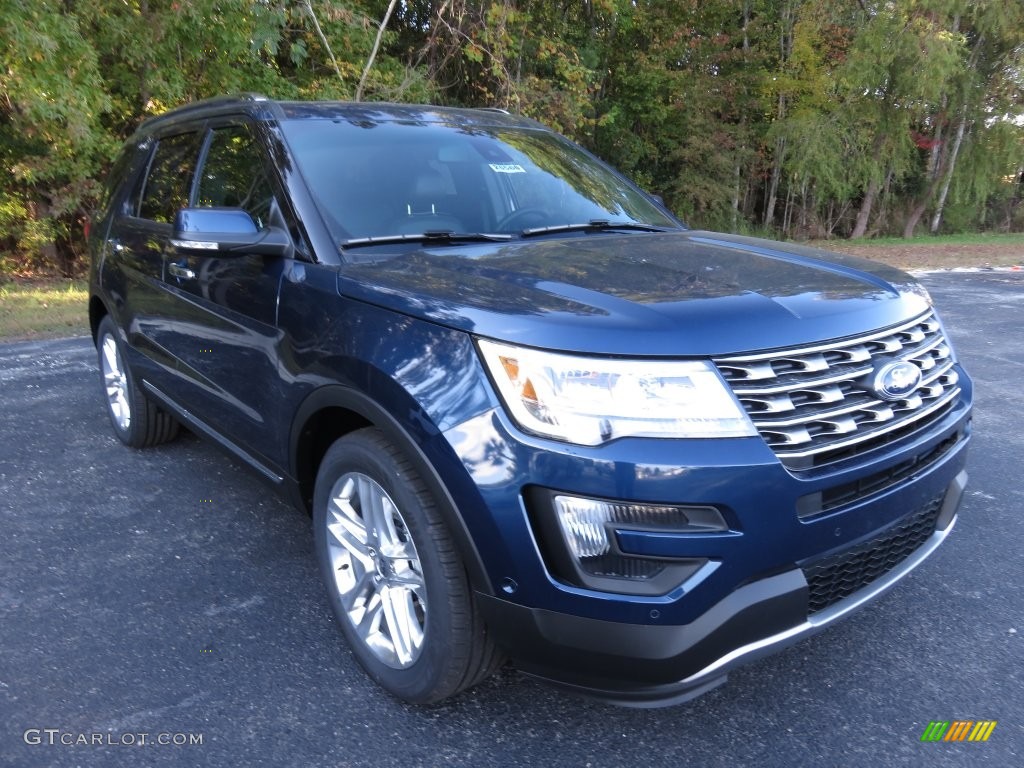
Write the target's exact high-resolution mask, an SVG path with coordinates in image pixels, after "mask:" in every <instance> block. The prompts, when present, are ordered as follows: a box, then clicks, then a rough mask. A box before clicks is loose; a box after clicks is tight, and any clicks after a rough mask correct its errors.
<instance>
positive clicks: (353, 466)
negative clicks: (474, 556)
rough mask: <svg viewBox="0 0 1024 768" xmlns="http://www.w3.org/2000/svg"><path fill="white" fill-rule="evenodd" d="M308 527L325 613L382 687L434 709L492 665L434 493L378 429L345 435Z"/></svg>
mask: <svg viewBox="0 0 1024 768" xmlns="http://www.w3.org/2000/svg"><path fill="white" fill-rule="evenodd" d="M313 522H314V533H315V537H316V551H317V559H318V560H319V563H320V568H321V572H322V574H323V577H324V581H325V584H326V586H327V594H328V599H329V600H330V604H331V608H332V609H333V611H334V615H335V617H336V618H337V620H338V623H339V626H340V628H341V631H342V633H343V634H344V635H345V637H346V639H347V640H348V642H349V644H350V646H351V647H352V651H353V652H354V654H355V656H356V658H357V659H358V660H359V663H360V664H361V665H362V666H363V668H364V669H366V671H367V672H368V673H369V675H370V676H371V677H372V678H373V679H374V680H375V681H376V682H377V683H379V684H380V685H381V686H382V687H384V688H385V689H386V690H388V691H389V692H391V693H392V694H394V695H395V696H398V697H399V698H401V699H404V700H406V701H409V702H413V703H432V702H436V701H440V700H442V699H445V698H447V697H449V696H452V695H454V694H456V693H458V692H459V691H461V690H464V689H465V688H468V687H470V686H471V685H474V684H475V683H477V682H479V681H480V680H482V679H483V678H484V677H486V676H487V675H488V674H490V673H491V672H492V671H493V670H494V669H495V668H496V667H497V666H498V664H499V663H500V661H501V657H500V655H499V653H498V652H497V650H496V649H495V647H494V645H493V643H492V642H491V641H490V638H489V637H488V636H487V634H486V630H485V627H484V624H483V621H482V619H481V618H480V616H479V613H478V611H477V608H476V606H475V604H474V601H473V597H472V591H471V589H470V586H469V583H468V581H467V578H466V572H465V568H464V567H463V564H462V560H461V558H460V557H459V554H458V552H457V551H456V548H455V545H454V543H453V541H452V540H451V537H450V536H449V534H448V531H447V529H446V527H445V525H444V522H443V521H442V520H441V518H440V515H439V513H438V510H437V506H436V504H435V502H434V500H433V498H432V496H431V494H430V492H429V491H428V490H427V488H426V485H425V484H424V482H423V480H422V478H421V477H420V476H419V474H418V473H417V472H416V471H415V470H414V469H413V467H412V465H411V464H410V462H409V461H408V460H407V459H406V458H405V457H404V455H402V454H401V453H400V452H399V451H398V450H397V449H396V448H395V447H394V446H393V445H392V444H391V443H390V442H388V440H387V439H386V438H385V437H384V436H383V434H381V433H380V432H379V431H378V430H376V429H363V430H360V431H358V432H355V433H352V434H350V435H347V436H346V437H343V438H341V439H340V440H338V441H337V442H336V443H334V445H333V446H331V448H330V450H328V451H327V454H326V455H325V456H324V460H323V462H322V463H321V465H320V471H319V473H318V475H317V481H316V491H315V495H314V508H313Z"/></svg>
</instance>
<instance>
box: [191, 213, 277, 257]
mask: <svg viewBox="0 0 1024 768" xmlns="http://www.w3.org/2000/svg"><path fill="white" fill-rule="evenodd" d="M171 245H172V246H173V247H174V248H176V249H177V250H179V251H196V252H202V253H205V254H207V255H209V256H232V255H234V256H242V255H244V254H250V253H251V254H254V255H257V256H285V257H287V256H291V255H292V241H291V238H290V237H289V236H288V233H287V232H285V231H284V230H283V229H281V228H280V227H266V228H264V229H262V230H259V229H257V228H256V222H255V221H253V220H252V216H250V215H249V213H248V211H243V210H242V209H241V208H182V209H181V210H180V211H178V213H177V215H176V216H175V217H174V235H173V236H172V237H171Z"/></svg>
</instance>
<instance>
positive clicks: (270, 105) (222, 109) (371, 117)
mask: <svg viewBox="0 0 1024 768" xmlns="http://www.w3.org/2000/svg"><path fill="white" fill-rule="evenodd" d="M239 112H241V113H243V114H246V115H248V116H249V117H251V118H253V119H255V120H316V119H324V120H345V121H349V122H355V123H361V124H373V123H388V122H399V123H405V122H408V123H420V124H424V123H425V124H439V125H442V124H443V125H457V126H466V127H472V126H480V127H485V126H486V127H491V128H493V127H502V126H508V127H513V126H514V127H519V128H533V129H537V130H548V129H547V128H546V127H545V126H543V125H541V124H540V123H538V122H536V121H534V120H530V119H529V118H525V117H520V116H518V115H511V114H509V113H508V112H506V111H505V110H501V109H495V108H486V107H485V108H477V109H471V108H464V107H441V106H436V105H432V104H394V103H385V102H373V101H363V102H345V101H276V100H274V99H270V98H267V97H266V96H262V95H260V94H256V93H243V94H237V95H233V96H218V97H215V98H212V99H203V100H202V101H196V102H192V103H190V104H185V105H183V106H180V107H176V108H174V109H171V110H169V111H167V112H164V113H163V114H161V115H157V116H155V117H151V118H149V119H148V120H146V121H145V122H143V123H142V124H141V125H140V126H139V128H138V131H137V133H149V132H152V131H154V130H159V129H160V128H161V127H162V126H164V125H170V124H173V123H176V122H179V121H181V120H186V119H187V120H192V119H196V118H199V119H202V118H204V117H215V116H217V115H221V114H228V113H236V114H237V113H239Z"/></svg>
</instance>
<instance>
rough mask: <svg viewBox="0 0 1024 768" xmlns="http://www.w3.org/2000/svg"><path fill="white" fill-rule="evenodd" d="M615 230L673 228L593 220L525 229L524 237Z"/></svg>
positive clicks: (633, 222)
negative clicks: (551, 233)
mask: <svg viewBox="0 0 1024 768" xmlns="http://www.w3.org/2000/svg"><path fill="white" fill-rule="evenodd" d="M615 229H632V230H635V231H638V232H671V231H672V228H671V227H658V226H655V225H654V224H643V223H641V222H639V221H609V220H608V219H591V220H590V221H588V222H584V223H580V224H554V225H552V226H550V227H534V228H533V229H524V230H523V231H522V232H520V234H521V235H522V236H523V237H533V236H534V235H546V234H548V233H549V232H607V231H609V230H615Z"/></svg>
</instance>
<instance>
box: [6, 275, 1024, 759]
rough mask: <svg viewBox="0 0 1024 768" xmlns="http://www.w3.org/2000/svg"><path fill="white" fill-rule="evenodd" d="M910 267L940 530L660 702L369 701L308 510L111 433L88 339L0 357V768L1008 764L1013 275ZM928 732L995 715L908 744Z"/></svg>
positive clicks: (1023, 605) (1012, 651)
mask: <svg viewBox="0 0 1024 768" xmlns="http://www.w3.org/2000/svg"><path fill="white" fill-rule="evenodd" d="M924 282H925V284H926V286H927V287H928V288H929V290H930V291H931V292H932V295H933V297H934V298H935V302H936V304H937V306H938V307H939V310H940V312H941V315H942V317H943V319H944V321H945V323H946V327H947V330H948V331H949V332H950V334H951V336H952V338H953V340H954V343H955V345H956V349H957V352H958V354H959V356H960V357H961V359H962V360H963V361H964V363H965V365H966V366H967V368H968V370H969V371H970V373H971V374H972V375H973V376H974V378H975V382H976V387H977V409H976V415H975V420H974V443H973V445H972V448H971V460H970V466H969V471H970V473H971V480H970V484H969V486H968V490H967V494H966V497H965V500H964V504H963V506H962V508H961V514H960V520H959V523H958V524H957V527H956V529H955V530H954V532H953V533H952V535H951V536H950V537H949V539H948V540H947V541H946V543H945V544H944V545H943V547H941V548H940V549H939V551H938V552H937V553H936V554H935V555H934V556H933V557H932V558H931V559H930V560H929V561H927V562H926V563H925V564H924V565H922V566H921V567H920V568H919V569H918V570H917V571H915V572H914V573H913V574H911V575H910V577H908V578H907V579H906V580H905V581H904V582H902V583H901V584H900V585H899V586H898V587H897V588H896V589H895V590H894V591H892V592H890V593H889V594H888V595H886V596H885V597H884V598H882V599H881V600H880V601H878V602H877V603H875V604H874V605H873V606H871V607H869V608H867V609H866V610H865V611H863V612H861V613H860V614H858V615H857V616H855V617H854V618H852V619H850V620H848V621H846V622H844V623H842V624H840V625H838V626H835V627H833V628H832V629H830V630H829V631H827V632H825V633H823V634H820V635H818V636H816V637H814V638H811V639H810V640H808V641H805V642H804V643H802V644H800V645H797V646H795V647H793V648H791V649H789V650H787V651H785V652H783V653H782V654H780V655H777V656H774V657H772V658H769V659H766V660H763V661H761V662H758V663H755V664H753V665H750V666H748V667H745V668H743V669H741V670H740V671H739V672H736V673H734V674H733V675H731V677H730V680H729V683H728V684H727V685H725V686H724V687H721V688H719V689H717V690H715V691H713V692H712V693H710V694H708V695H706V696H704V697H703V698H701V699H698V700H697V701H695V702H693V703H691V704H689V705H684V706H682V707H675V708H669V709H661V710H627V709H619V708H614V707H609V706H605V705H602V704H598V703H594V702H590V701H586V700H582V699H578V698H574V697H571V696H569V695H566V694H563V693H560V692H558V691H555V690H553V689H550V688H547V687H545V686H543V685H541V684H539V683H536V682H534V681H532V680H530V679H529V678H526V677H525V676H522V675H520V674H519V673H517V672H515V671H514V670H511V669H506V670H503V671H502V672H501V673H500V674H498V675H497V676H495V677H494V678H493V679H491V680H489V681H487V682H486V683H484V684H483V685H481V686H479V687H478V688H475V689H473V690H472V691H470V692H468V693H467V694H464V695H462V696H461V697H458V698H457V699H455V700H454V701H451V702H449V703H446V704H444V705H441V706H438V707H434V708H429V709H421V708H415V707H410V706H406V705H404V704H401V703H399V702H397V701H395V700H393V699H391V698H389V697H388V696H387V695H386V694H384V693H382V692H381V691H380V690H379V689H377V688H376V687H375V686H374V685H373V684H372V683H370V682H369V680H368V679H367V678H366V677H365V676H364V675H363V674H362V672H361V671H360V669H359V668H358V667H357V665H356V663H355V661H354V659H353V658H352V657H351V656H350V655H349V653H348V652H347V650H346V649H345V648H344V647H343V645H342V642H341V638H340V635H339V634H338V632H337V630H336V627H335V626H334V624H333V620H332V618H331V617H330V614H329V610H328V607H327V602H326V600H325V597H324V595H323V591H322V587H321V586H320V583H319V578H318V574H317V572H316V568H315V563H314V560H313V552H312V535H311V531H310V527H309V524H308V519H307V518H305V517H304V516H303V515H302V514H301V513H299V512H297V511H296V510H294V509H293V508H292V507H291V506H289V505H288V504H286V503H285V502H284V501H282V500H280V499H279V498H277V497H276V496H275V495H273V492H272V491H270V490H269V489H268V487H267V486H265V485H264V484H263V483H262V482H261V481H260V480H259V479H258V478H257V477H256V476H255V475H254V474H253V473H252V472H251V471H250V470H248V469H246V468H244V467H243V466H242V465H241V464H239V463H238V462H236V461H234V460H233V459H231V458H229V457H227V456H226V455H224V454H223V453H221V452H220V451H219V450H218V449H216V448H214V447H213V446H212V445H210V444H208V443H204V442H201V441H199V440H198V439H196V438H194V437H192V436H190V435H186V436H184V437H183V438H182V439H179V440H178V441H177V442H175V443H173V444H170V445H168V446H165V447H161V448H158V449H154V450H147V451H131V450H129V449H126V448H124V447H123V446H122V445H121V444H120V443H119V442H117V440H116V439H115V438H114V436H113V435H112V433H111V430H110V428H109V424H108V422H107V417H106V414H105V412H104V410H103V405H102V403H101V400H100V391H99V384H98V375H97V374H96V371H95V368H96V366H95V353H94V351H93V349H92V347H91V342H90V340H89V339H87V338H76V339H70V340H60V341H51V342H41V343H23V344H8V345H0V425H2V429H0V765H3V766H17V767H18V768H28V767H30V766H78V765H81V766H122V765H123V766H144V765H175V766H190V767H191V766H200V765H204V766H205V765H210V766H219V767H223V768H226V767H228V766H246V767H247V768H248V767H250V766H302V767H303V768H312V766H321V765H322V766H442V765H443V766H474V768H478V767H481V768H482V767H484V766H512V765H516V766H581V767H582V766H594V767H595V768H596V767H598V766H634V765H644V766H645V768H647V767H649V768H658V767H660V766H673V767H677V766H684V765H686V766H717V765H722V766H741V765H758V766H796V765H807V766H865V765H866V766H871V765H913V766H919V765H920V766H932V765H935V766H952V765H965V766H966V765H970V766H980V765H992V766H997V765H998V766H1005V765H1021V764H1024V757H1022V755H1024V695H1022V693H1021V686H1022V670H1024V637H1022V635H1024V592H1022V590H1021V587H1020V585H1021V576H1022V572H1024V557H1022V555H1021V550H1022V545H1024V484H1022V483H1021V475H1022V464H1024V461H1022V460H1024V407H1022V406H1024V398H1022V396H1021V386H1022V383H1024V274H1021V273H1019V272H1018V273H1012V272H981V273H970V274H966V273H954V274H941V275H934V276H928V277H925V278H924ZM932 720H996V721H998V725H997V726H996V727H995V729H994V731H993V732H992V735H991V737H990V738H989V740H988V741H987V742H985V743H948V742H944V743H922V742H921V741H920V736H921V734H922V732H923V731H924V729H925V727H926V726H927V725H928V723H929V722H930V721H932ZM142 734H145V738H141V737H142ZM83 739H84V741H85V743H82V742H83ZM197 740H198V741H200V742H201V743H196V742H197ZM69 741H70V742H71V743H66V742H69ZM161 741H166V742H168V743H160V742H161ZM51 742H52V743H51ZM62 742H64V743H62ZM143 742H145V743H143Z"/></svg>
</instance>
